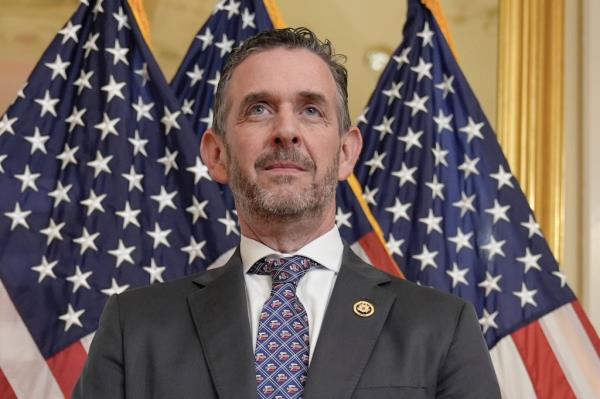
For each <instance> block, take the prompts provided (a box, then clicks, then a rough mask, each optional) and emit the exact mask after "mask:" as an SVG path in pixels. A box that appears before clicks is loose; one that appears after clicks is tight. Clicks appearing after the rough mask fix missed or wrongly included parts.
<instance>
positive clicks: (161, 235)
mask: <svg viewBox="0 0 600 399" xmlns="http://www.w3.org/2000/svg"><path fill="white" fill-rule="evenodd" d="M146 234H148V235H149V236H150V237H152V239H153V240H154V244H153V248H154V249H156V248H158V246H159V245H161V244H163V245H164V246H166V247H167V248H170V247H171V244H169V240H167V237H168V236H169V234H171V229H166V230H162V229H161V228H160V226H159V224H158V223H155V224H154V231H147V232H146Z"/></svg>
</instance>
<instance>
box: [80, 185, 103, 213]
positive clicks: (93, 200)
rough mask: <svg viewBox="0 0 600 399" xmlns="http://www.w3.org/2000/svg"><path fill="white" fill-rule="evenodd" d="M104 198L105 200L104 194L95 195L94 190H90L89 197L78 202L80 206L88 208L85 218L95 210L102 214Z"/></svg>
mask: <svg viewBox="0 0 600 399" xmlns="http://www.w3.org/2000/svg"><path fill="white" fill-rule="evenodd" d="M104 198H106V194H102V195H96V193H95V192H94V189H91V190H90V196H89V197H88V198H87V199H84V200H82V201H80V202H81V204H82V205H85V206H87V208H88V209H87V215H86V216H90V215H91V214H92V213H93V212H94V211H95V210H98V211H100V212H104V207H103V206H102V201H103V200H104Z"/></svg>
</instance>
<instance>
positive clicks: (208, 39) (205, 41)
mask: <svg viewBox="0 0 600 399" xmlns="http://www.w3.org/2000/svg"><path fill="white" fill-rule="evenodd" d="M214 38H215V37H214V36H213V34H212V33H211V32H210V28H208V27H207V28H206V30H205V31H204V34H202V35H198V36H196V39H198V40H200V41H201V42H202V51H204V50H206V48H207V47H208V46H210V45H211V44H212V43H213V40H214Z"/></svg>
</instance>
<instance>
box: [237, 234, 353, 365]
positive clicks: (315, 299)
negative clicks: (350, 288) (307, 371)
mask: <svg viewBox="0 0 600 399" xmlns="http://www.w3.org/2000/svg"><path fill="white" fill-rule="evenodd" d="M343 252H344V244H343V243H342V238H341V237H340V233H339V231H338V229H337V227H335V226H334V227H333V228H332V229H331V230H329V231H328V232H327V233H325V234H323V235H322V236H320V237H319V238H317V239H316V240H314V241H311V242H309V243H308V244H306V245H305V246H304V247H302V248H300V249H299V250H298V251H296V252H294V253H292V254H282V253H280V252H277V251H275V250H273V249H271V248H269V247H267V246H266V245H264V244H262V243H260V242H258V241H255V240H252V239H250V238H248V237H245V236H243V235H242V237H241V241H240V253H241V256H242V263H243V265H244V279H245V281H246V299H247V301H248V317H249V319H250V329H251V332H252V337H251V338H252V342H253V344H254V346H255V348H256V335H257V333H258V319H259V316H260V312H261V311H262V308H263V305H264V304H265V302H266V301H267V299H269V297H270V295H271V285H272V279H271V276H268V275H259V274H254V273H248V270H249V269H250V268H251V267H252V265H254V263H256V262H257V261H258V260H260V259H262V258H264V257H268V256H276V257H279V258H280V257H288V256H293V255H302V256H305V257H307V258H310V259H312V260H314V261H315V262H317V263H319V264H320V265H321V266H320V267H317V268H311V269H310V270H309V271H308V272H307V273H306V274H305V275H304V276H303V277H302V278H301V279H300V281H299V282H298V288H297V289H296V295H297V296H298V299H300V302H302V304H303V305H304V308H305V309H306V314H307V316H308V331H309V332H308V334H309V340H310V343H309V345H310V346H309V349H310V352H309V362H310V359H312V354H313V351H314V348H315V347H316V344H317V339H318V338H319V332H320V331H321V325H322V324H323V316H324V315H325V310H326V309H327V303H328V302H329V297H330V296H331V292H332V290H333V285H334V283H335V279H336V278H337V274H338V272H339V270H340V266H341V265H342V255H343Z"/></svg>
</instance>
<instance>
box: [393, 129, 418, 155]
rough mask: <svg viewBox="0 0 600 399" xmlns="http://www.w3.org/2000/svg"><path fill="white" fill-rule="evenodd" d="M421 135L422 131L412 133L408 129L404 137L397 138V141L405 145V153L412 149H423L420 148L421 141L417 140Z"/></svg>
mask: <svg viewBox="0 0 600 399" xmlns="http://www.w3.org/2000/svg"><path fill="white" fill-rule="evenodd" d="M422 135H423V131H422V130H420V131H418V132H414V131H413V130H412V129H411V128H410V127H409V128H408V132H407V133H406V134H405V135H404V136H399V137H398V140H399V141H402V142H404V143H405V144H406V148H405V150H406V151H409V150H410V149H411V148H412V147H418V148H423V147H422V146H421V141H420V140H419V139H420V138H421V136H422Z"/></svg>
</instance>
